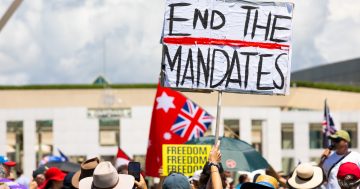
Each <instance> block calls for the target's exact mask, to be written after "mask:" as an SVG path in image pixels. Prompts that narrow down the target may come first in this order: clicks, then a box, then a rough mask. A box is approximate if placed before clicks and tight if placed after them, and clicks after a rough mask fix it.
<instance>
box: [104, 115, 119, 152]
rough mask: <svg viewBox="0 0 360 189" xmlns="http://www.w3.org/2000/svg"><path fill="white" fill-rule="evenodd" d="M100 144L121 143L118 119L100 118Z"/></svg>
mask: <svg viewBox="0 0 360 189" xmlns="http://www.w3.org/2000/svg"><path fill="white" fill-rule="evenodd" d="M99 143H100V146H119V145H120V121H119V120H118V119H100V120H99Z"/></svg>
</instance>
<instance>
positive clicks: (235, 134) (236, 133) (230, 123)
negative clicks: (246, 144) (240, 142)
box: [224, 119, 240, 139]
mask: <svg viewBox="0 0 360 189" xmlns="http://www.w3.org/2000/svg"><path fill="white" fill-rule="evenodd" d="M239 127H240V122H239V120H238V119H225V120H224V136H226V137H231V138H237V139H238V138H240V128H239Z"/></svg>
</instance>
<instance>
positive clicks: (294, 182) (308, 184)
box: [287, 163, 324, 188]
mask: <svg viewBox="0 0 360 189" xmlns="http://www.w3.org/2000/svg"><path fill="white" fill-rule="evenodd" d="M323 181H324V174H323V171H322V169H321V168H320V167H318V166H313V165H312V164H310V163H301V164H299V165H298V166H297V167H296V169H295V171H294V172H293V173H292V175H291V177H290V178H289V179H288V181H287V184H288V185H289V187H290V188H316V187H318V186H320V185H321V184H322V183H323Z"/></svg>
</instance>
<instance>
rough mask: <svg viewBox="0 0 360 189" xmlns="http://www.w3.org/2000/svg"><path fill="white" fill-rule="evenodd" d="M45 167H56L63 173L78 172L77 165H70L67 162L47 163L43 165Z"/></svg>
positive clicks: (70, 163) (78, 167) (78, 166)
mask: <svg viewBox="0 0 360 189" xmlns="http://www.w3.org/2000/svg"><path fill="white" fill-rule="evenodd" d="M44 166H45V167H48V168H50V167H57V168H59V169H60V170H61V171H63V172H67V173H69V172H76V171H78V170H80V165H79V164H77V163H72V162H69V161H64V162H48V163H46V164H45V165H44Z"/></svg>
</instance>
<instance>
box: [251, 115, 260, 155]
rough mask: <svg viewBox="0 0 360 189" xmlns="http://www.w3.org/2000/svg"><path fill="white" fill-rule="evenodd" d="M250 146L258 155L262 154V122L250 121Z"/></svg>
mask: <svg viewBox="0 0 360 189" xmlns="http://www.w3.org/2000/svg"><path fill="white" fill-rule="evenodd" d="M251 138H252V140H251V144H252V146H253V147H254V148H255V149H256V150H257V151H258V152H260V153H262V121H261V120H252V121H251Z"/></svg>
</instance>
